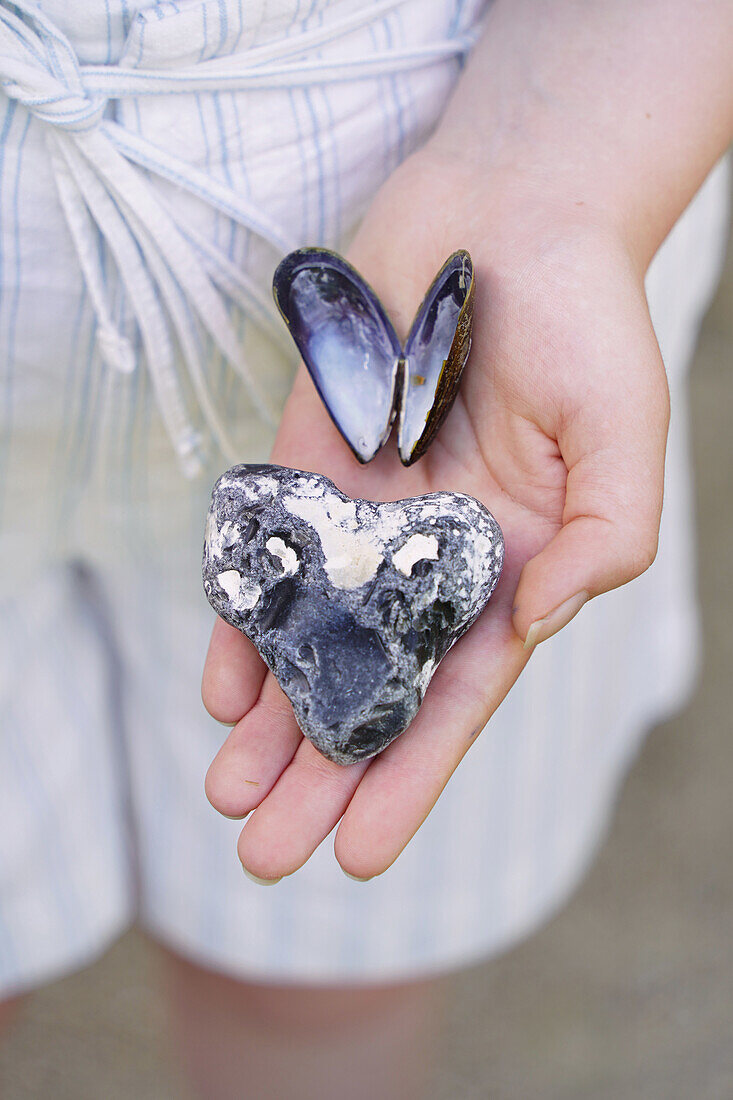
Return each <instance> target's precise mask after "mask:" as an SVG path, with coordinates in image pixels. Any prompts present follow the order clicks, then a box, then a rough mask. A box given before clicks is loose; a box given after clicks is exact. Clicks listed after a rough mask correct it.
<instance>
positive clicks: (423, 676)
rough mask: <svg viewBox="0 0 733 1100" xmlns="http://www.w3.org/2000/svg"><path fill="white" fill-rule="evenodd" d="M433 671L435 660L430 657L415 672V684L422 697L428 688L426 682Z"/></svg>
mask: <svg viewBox="0 0 733 1100" xmlns="http://www.w3.org/2000/svg"><path fill="white" fill-rule="evenodd" d="M434 671H435V661H434V660H433V659H432V658H430V659H429V660H427V661H426V662H425V664H424V665H423V666H422V668H421V669H420V671H419V673H418V674H417V686H418V690H419V692H420V697H421V698H422V697H423V696H424V694H425V692H426V691H427V690H428V684H429V683H430V681H431V680H432V678H433V672H434Z"/></svg>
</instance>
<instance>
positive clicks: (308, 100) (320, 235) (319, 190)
mask: <svg viewBox="0 0 733 1100" xmlns="http://www.w3.org/2000/svg"><path fill="white" fill-rule="evenodd" d="M303 96H304V99H305V104H306V106H307V108H308V113H309V114H310V117H311V123H312V130H311V137H312V138H313V144H314V146H315V151H316V164H317V166H318V181H317V186H316V194H317V196H318V223H317V224H318V230H317V243H318V244H322V243H323V242H324V237H325V233H326V205H325V196H324V190H325V173H324V168H323V147H322V145H321V139H320V130H319V126H318V116H317V114H316V111H315V108H314V106H313V99H312V96H311V91H310V88H304V89H303Z"/></svg>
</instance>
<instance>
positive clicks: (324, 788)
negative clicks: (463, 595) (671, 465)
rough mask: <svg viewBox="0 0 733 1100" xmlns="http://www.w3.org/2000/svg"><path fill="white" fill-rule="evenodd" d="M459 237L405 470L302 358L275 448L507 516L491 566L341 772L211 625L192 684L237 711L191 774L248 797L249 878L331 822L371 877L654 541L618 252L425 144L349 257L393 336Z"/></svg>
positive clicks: (594, 226)
mask: <svg viewBox="0 0 733 1100" xmlns="http://www.w3.org/2000/svg"><path fill="white" fill-rule="evenodd" d="M515 182H516V181H515ZM462 247H465V248H468V249H469V250H470V252H471V254H472V257H473V261H474V265H475V268H476V303H475V314H474V317H475V320H474V341H473V348H472V351H471V355H470V358H469V362H468V366H467V367H466V371H465V374H464V377H463V381H462V384H461V390H460V393H459V396H458V398H457V400H456V403H455V405H454V407H453V409H452V411H451V413H450V415H449V417H448V419H447V420H446V422H445V424H444V425H443V427H442V429H441V431H440V433H439V434H438V436H437V438H436V440H435V441H434V442H433V444H432V446H431V448H430V450H429V451H428V453H427V455H426V456H425V457H424V458H423V459H421V460H420V461H419V462H418V463H416V465H415V466H413V467H411V468H409V469H405V468H404V467H403V466H402V465H401V464H400V462H399V460H398V458H397V453H396V447H395V444H394V442H393V441H390V442H389V443H388V444H387V446H386V447H385V448H384V449H383V450H382V451H381V452H380V453H379V454H378V456H377V457H376V459H375V460H374V461H373V462H372V463H370V464H369V465H368V466H360V465H359V464H358V463H357V462H356V460H355V459H354V458H353V456H352V454H351V452H350V451H349V449H348V447H347V446H346V444H345V443H344V441H343V439H342V438H341V436H340V435H339V433H338V432H337V431H336V429H335V428H334V426H333V424H332V422H331V420H330V419H329V417H328V414H327V413H326V411H325V409H324V408H323V406H322V404H321V402H320V399H319V398H318V396H317V394H316V392H315V390H314V388H313V386H312V384H311V382H310V379H309V377H308V375H307V373H306V372H305V371H304V370H301V371H300V373H299V375H298V377H297V380H296V383H295V386H294V388H293V392H292V394H291V397H290V399H289V401H288V404H287V407H286V410H285V414H284V417H283V421H282V425H281V428H280V431H279V434H278V437H277V442H276V445H275V448H274V451H273V456H272V457H273V461H274V462H277V463H280V464H282V465H286V466H292V467H295V468H299V469H304V470H314V471H318V472H321V473H324V474H327V475H328V476H329V477H330V478H332V479H333V480H334V481H335V483H336V484H337V485H338V486H339V488H341V489H342V490H343V491H344V492H346V493H348V494H350V495H351V496H360V497H365V498H368V499H372V500H395V499H399V498H402V497H408V496H414V495H417V494H421V493H428V492H434V491H435V490H438V489H455V490H461V491H463V492H466V493H470V494H472V495H473V496H475V497H477V498H478V499H479V500H481V501H483V502H484V503H485V504H486V505H487V506H488V508H489V509H490V510H491V511H492V512H493V514H494V515H495V516H496V518H497V520H498V521H499V523H500V524H501V527H502V530H503V532H504V537H505V541H506V560H505V565H504V573H503V575H502V578H501V580H500V582H499V585H498V587H497V590H496V592H495V593H494V596H493V597H492V599H491V601H490V603H489V605H488V608H487V609H486V610H485V612H484V613H483V614H482V615H481V617H480V618H479V619H478V621H477V622H476V623H475V624H474V626H473V627H472V628H471V629H470V631H469V632H468V633H467V634H466V635H465V636H464V637H463V638H462V639H461V641H460V642H458V643H457V644H456V645H455V646H454V648H453V649H452V650H451V651H450V652H449V653H448V655H447V656H446V658H445V659H444V661H443V662H442V664H441V665H440V667H439V668H438V670H437V672H436V674H435V676H434V678H433V681H432V683H431V684H430V687H429V689H428V692H427V695H426V698H425V701H424V703H423V706H422V708H421V710H420V712H419V713H418V716H417V718H416V719H415V721H414V722H413V723H412V725H411V726H410V728H409V729H408V730H407V732H406V733H405V734H403V735H402V736H401V737H399V738H398V739H397V740H396V741H394V742H393V743H392V744H391V745H390V746H389V747H388V748H387V749H386V750H385V751H384V752H383V753H382V754H381V755H380V756H378V757H376V758H375V759H373V760H372V761H368V762H366V763H359V764H354V765H351V766H349V767H342V766H339V765H336V764H332V763H330V762H329V761H328V760H326V759H324V758H323V757H322V756H321V755H320V754H319V753H318V752H317V751H316V750H315V749H314V748H313V746H312V745H311V744H310V742H308V741H307V740H305V739H303V737H302V735H301V734H300V731H299V729H298V727H297V725H296V723H295V719H294V717H293V712H292V709H291V707H290V704H289V703H288V700H287V698H286V696H285V695H284V694H283V692H282V691H281V689H280V688H279V686H278V685H277V682H276V681H275V679H274V677H273V676H272V674H271V673H269V672H268V673H267V674H266V670H265V668H264V666H263V664H262V662H261V661H260V659H259V657H258V655H257V652H256V650H255V649H254V647H253V646H252V644H251V643H250V642H249V641H248V640H247V639H246V638H244V637H243V636H242V635H241V634H239V633H238V632H237V631H236V630H234V629H233V628H232V627H229V626H227V625H226V624H225V623H224V622H223V621H222V620H217V622H216V625H215V627H214V632H213V635H212V639H211V646H210V650H209V654H208V658H207V663H206V668H205V672H204V681H203V698H204V702H205V704H206V706H207V708H208V710H209V711H210V713H211V714H212V715H213V716H214V717H215V718H217V719H218V720H219V721H222V722H227V723H234V722H236V725H235V727H234V729H233V730H232V732H231V733H230V735H229V736H228V738H227V740H226V742H225V744H224V746H223V747H222V749H221V750H220V752H219V753H218V755H217V757H216V759H215V760H214V762H213V764H212V765H211V768H210V770H209V773H208V777H207V784H206V789H207V793H208V797H209V799H210V801H211V802H212V804H213V805H214V806H215V807H216V809H218V810H219V811H220V812H221V813H223V814H226V815H227V816H231V817H243V816H244V815H246V814H248V813H249V811H251V810H254V813H252V814H251V816H250V817H249V819H248V821H247V824H246V825H245V826H244V829H243V830H242V834H241V837H240V841H239V854H240V858H241V859H242V862H243V864H244V866H245V867H246V868H247V869H248V870H249V871H250V872H252V873H253V874H254V875H256V876H258V877H260V878H268V879H275V878H278V877H280V876H282V875H288V874H291V873H292V872H293V871H295V870H296V869H297V868H298V867H300V866H301V865H302V864H303V863H305V861H306V860H307V859H308V858H309V856H310V855H311V854H312V852H313V851H314V850H315V848H316V847H317V846H318V844H320V842H321V841H322V840H323V839H324V838H325V837H326V836H327V835H328V833H329V832H330V831H331V829H332V828H333V827H334V825H336V823H337V822H338V821H339V820H341V824H340V826H339V829H338V832H337V834H336V841H335V854H336V858H337V859H338V861H339V863H340V864H341V866H342V867H343V869H344V870H345V871H347V872H348V873H349V874H351V875H353V876H356V877H359V878H368V877H371V876H373V875H376V874H379V873H380V872H382V871H384V870H385V869H386V868H387V867H389V866H390V864H391V863H392V862H393V861H394V860H395V859H396V858H397V856H398V855H399V853H400V852H401V851H402V849H403V848H404V847H405V845H406V844H407V843H408V841H409V840H410V838H411V837H412V836H413V835H414V833H415V832H416V830H417V829H418V828H419V826H420V825H421V823H422V822H423V821H424V819H425V818H426V816H427V815H428V813H429V812H430V810H431V808H432V807H433V805H434V804H435V802H436V800H437V798H438V796H439V795H440V793H441V791H442V789H443V787H444V786H445V784H446V783H447V781H448V779H449V778H450V776H451V774H452V772H453V771H454V769H455V768H456V766H457V765H458V763H459V762H460V760H461V758H462V757H463V755H464V753H465V752H466V751H467V749H468V748H469V747H470V745H471V744H472V742H473V739H474V737H475V735H476V734H477V733H478V731H479V730H480V729H481V728H482V727H483V726H484V724H485V723H486V722H487V721H488V719H489V718H490V716H491V715H492V713H493V712H494V710H495V709H496V708H497V706H498V705H499V703H500V702H501V700H502V699H503V698H504V696H505V695H506V693H507V692H508V691H509V689H510V687H511V685H512V684H513V683H514V681H515V679H516V678H517V676H518V675H519V673H520V672H521V670H522V668H523V666H524V664H525V663H526V661H527V659H528V658H529V656H530V652H531V648H532V645H533V644H536V643H537V642H538V641H541V640H543V639H544V638H547V637H549V635H550V634H552V633H554V632H555V631H556V630H558V629H560V628H561V627H562V626H563V625H565V623H566V622H567V621H568V619H569V618H571V617H572V615H573V614H575V612H577V611H578V610H579V608H580V607H581V606H582V604H583V603H584V602H585V600H586V599H588V598H589V597H592V596H596V595H598V594H599V593H601V592H605V591H607V590H608V589H611V588H614V587H616V586H618V585H620V584H623V583H624V582H626V581H628V580H630V579H631V578H633V577H635V576H637V575H638V574H639V573H641V572H642V571H643V570H644V569H646V568H647V566H649V565H650V563H651V562H652V560H653V559H654V555H655V553H656V544H657V534H658V528H659V518H660V511H661V501H662V486H663V469H664V451H665V442H666V434H667V424H668V394H667V385H666V377H665V373H664V368H663V365H662V362H661V358H660V355H659V351H658V348H657V344H656V340H655V337H654V333H653V330H652V327H651V323H650V320H649V315H648V312H647V307H646V299H645V296H644V290H643V273H642V272H641V271H640V270H639V269H638V266H637V265H635V264H634V262H633V261H632V259H631V250H630V249H628V248H627V247H626V245H625V244H624V242H623V241H622V240H621V239H620V238H619V236H618V235H617V234H616V232H615V231H613V230H611V229H609V228H607V227H606V226H605V225H604V224H603V223H602V221H601V220H600V219H599V218H594V217H593V216H591V215H590V214H588V213H586V212H585V208H584V207H583V205H582V204H579V205H577V206H576V205H575V204H574V203H573V202H572V201H568V202H567V203H565V202H564V201H563V202H551V201H549V199H548V197H547V196H546V195H541V194H539V193H538V192H537V191H535V193H534V194H529V193H526V188H525V189H524V190H523V188H522V187H521V186H520V185H519V184H518V183H516V185H515V186H509V185H508V184H507V182H506V181H505V182H504V183H502V184H498V183H495V184H494V185H493V187H492V188H489V186H487V184H486V181H485V179H484V178H482V173H481V172H480V171H479V170H477V169H475V168H470V167H465V166H464V167H456V166H455V165H454V163H452V162H449V161H447V160H446V159H444V158H442V157H441V156H440V155H438V154H436V153H435V152H431V151H430V150H426V151H424V152H422V153H420V154H418V155H416V156H414V157H412V158H411V159H410V160H409V161H407V162H406V163H405V164H404V165H403V166H402V168H401V169H400V170H399V171H398V172H397V173H396V174H395V175H394V176H392V177H391V178H390V180H389V181H388V182H387V184H386V185H385V186H384V188H383V189H382V190H381V192H380V193H379V195H378V196H377V198H376V200H375V202H374V204H373V206H372V207H371V209H370V212H369V214H368V215H367V217H366V219H365V221H364V222H363V224H362V227H361V229H360V231H359V234H358V236H357V238H356V240H355V241H354V244H353V247H352V249H351V250H350V253H349V255H350V258H351V260H352V262H353V263H354V264H355V265H356V267H357V268H358V269H359V271H361V272H362V274H363V275H364V276H365V278H366V279H367V280H368V281H369V282H371V284H372V286H373V287H374V288H375V290H376V291H377V293H378V294H379V295H380V297H381V298H382V301H383V302H384V304H385V307H386V309H387V312H388V313H389V314H390V316H391V318H392V320H393V322H394V324H395V327H396V328H397V331H398V333H399V334H400V335H401V336H404V335H405V331H406V329H407V328H408V327H409V324H410V322H411V320H412V317H413V315H414V312H415V310H416V308H417V306H418V304H419V302H420V300H421V298H422V296H423V294H424V292H425V290H426V289H427V287H428V285H429V283H430V282H431V280H432V278H433V276H434V275H435V273H436V272H437V270H438V269H439V267H440V265H441V264H442V262H443V260H444V259H445V258H446V257H447V256H448V255H449V254H450V253H451V252H452V251H453V250H454V249H456V248H462ZM525 640H526V641H527V643H528V646H527V647H525Z"/></svg>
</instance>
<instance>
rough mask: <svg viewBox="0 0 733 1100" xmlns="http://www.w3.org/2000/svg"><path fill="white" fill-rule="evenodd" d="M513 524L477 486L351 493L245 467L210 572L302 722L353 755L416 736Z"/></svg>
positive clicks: (225, 500)
mask: <svg viewBox="0 0 733 1100" xmlns="http://www.w3.org/2000/svg"><path fill="white" fill-rule="evenodd" d="M503 556H504V541H503V539H502V535H501V530H500V528H499V525H498V524H497V522H496V520H495V519H494V518H493V516H492V515H491V513H490V512H489V511H487V509H486V508H484V506H483V505H482V504H480V503H479V502H478V501H477V500H474V498H473V497H470V496H466V495H465V494H463V493H453V492H440V493H430V494H429V495H427V496H422V497H413V498H410V499H409V500H399V501H396V502H394V503H389V504H377V503H373V502H371V501H368V500H351V499H350V498H349V497H347V496H345V495H344V494H343V493H341V492H339V490H338V489H337V488H336V486H335V485H334V484H333V482H332V481H329V480H328V478H326V477H322V476H321V475H320V474H311V473H303V472H301V471H299V470H290V469H286V468H284V467H282V466H234V467H233V468H232V469H231V470H227V472H226V473H225V474H223V475H222V476H221V477H220V478H219V480H218V481H217V483H216V485H215V486H214V491H213V494H212V501H211V507H210V510H209V516H208V521H207V527H206V542H205V546H204V562H203V577H204V588H205V590H206V595H207V596H208V598H209V602H210V603H211V605H212V607H213V608H214V610H215V611H216V612H217V613H218V614H219V615H221V617H222V618H223V619H225V620H226V622H228V623H230V624H231V625H232V626H235V627H236V628H237V629H238V630H241V631H242V633H243V634H246V635H247V637H248V638H250V639H251V641H252V642H254V644H255V645H256V647H257V649H258V650H259V652H260V654H261V656H262V658H263V660H264V661H265V663H266V664H267V665H268V667H269V668H270V669H271V670H272V672H273V673H274V674H275V676H276V677H277V679H278V681H279V683H280V684H281V685H282V687H283V690H284V691H285V692H286V693H287V696H288V698H289V699H290V701H291V703H292V705H293V710H294V712H295V717H296V719H297V722H298V725H299V726H300V728H301V730H302V731H303V733H304V734H305V736H306V737H308V738H309V739H310V740H311V741H312V742H313V744H314V745H315V746H316V748H318V749H319V750H320V752H322V753H323V755H324V756H326V757H328V759H329V760H334V761H336V762H337V763H339V764H350V763H353V762H354V761H356V760H366V759H368V758H369V757H371V756H374V755H375V754H376V753H378V752H381V750H382V749H384V748H386V746H387V745H388V744H389V743H390V741H393V740H394V738H395V737H398V736H399V734H401V733H403V732H404V730H405V729H406V728H407V726H408V725H409V724H410V722H411V721H412V719H413V718H414V717H415V715H416V714H417V711H418V708H419V706H420V704H421V702H422V700H423V697H424V695H425V691H426V690H427V686H428V684H429V683H430V680H431V678H432V675H433V673H434V671H435V669H436V667H437V665H438V663H439V662H440V661H441V660H442V658H443V657H444V656H445V654H446V653H447V652H448V650H449V649H450V647H451V646H452V645H453V643H454V642H456V641H457V640H458V638H460V637H461V635H462V634H464V633H465V632H466V630H468V628H469V627H470V626H471V624H472V623H473V622H474V620H475V619H476V618H477V617H478V615H479V614H480V612H481V611H482V610H483V608H484V607H485V606H486V603H487V601H488V599H489V597H490V595H491V593H492V591H493V589H494V587H495V585H496V582H497V580H498V579H499V574H500V573H501V567H502V561H503Z"/></svg>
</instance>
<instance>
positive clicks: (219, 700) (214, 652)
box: [201, 615, 267, 725]
mask: <svg viewBox="0 0 733 1100" xmlns="http://www.w3.org/2000/svg"><path fill="white" fill-rule="evenodd" d="M266 672H267V669H266V668H265V665H264V664H263V662H262V660H261V659H260V656H259V654H258V653H257V650H256V649H255V647H254V646H253V645H252V643H251V642H250V641H249V639H248V638H245V636H244V634H242V633H241V632H240V631H239V630H235V628H234V627H233V626H229V624H228V623H225V622H224V620H223V619H221V618H220V617H219V616H218V615H217V616H216V620H215V622H214V628H213V630H212V632H211V641H210V642H209V651H208V653H207V654H206V662H205V664H204V672H203V677H202V680H201V698H202V699H203V703H204V706H205V707H206V709H207V710H208V712H209V714H210V715H211V717H212V718H215V719H216V721H217V722H223V723H224V724H225V725H232V724H233V723H235V722H238V721H239V719H240V718H241V717H242V715H244V714H246V713H247V711H248V710H249V709H250V707H252V706H254V704H255V702H256V701H257V697H258V696H259V693H260V690H261V688H262V682H263V680H264V679H265V673H266Z"/></svg>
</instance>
